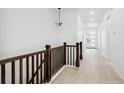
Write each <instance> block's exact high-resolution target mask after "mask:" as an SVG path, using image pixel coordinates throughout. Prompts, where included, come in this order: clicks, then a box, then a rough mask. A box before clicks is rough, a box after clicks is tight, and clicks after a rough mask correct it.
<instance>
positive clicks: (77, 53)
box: [76, 43, 80, 67]
mask: <svg viewBox="0 0 124 93" xmlns="http://www.w3.org/2000/svg"><path fill="white" fill-rule="evenodd" d="M79 66H80V57H79V43H76V67H79Z"/></svg>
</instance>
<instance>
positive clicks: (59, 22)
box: [56, 8, 62, 26]
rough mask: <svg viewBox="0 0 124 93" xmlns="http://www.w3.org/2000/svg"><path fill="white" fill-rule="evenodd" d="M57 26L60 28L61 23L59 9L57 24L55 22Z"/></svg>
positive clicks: (59, 11) (59, 10)
mask: <svg viewBox="0 0 124 93" xmlns="http://www.w3.org/2000/svg"><path fill="white" fill-rule="evenodd" d="M56 25H57V26H61V25H62V21H61V8H58V22H56Z"/></svg>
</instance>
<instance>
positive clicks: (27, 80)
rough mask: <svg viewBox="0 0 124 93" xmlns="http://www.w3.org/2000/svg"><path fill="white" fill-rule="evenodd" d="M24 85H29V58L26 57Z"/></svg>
mask: <svg viewBox="0 0 124 93" xmlns="http://www.w3.org/2000/svg"><path fill="white" fill-rule="evenodd" d="M26 83H27V84H28V83H29V57H26Z"/></svg>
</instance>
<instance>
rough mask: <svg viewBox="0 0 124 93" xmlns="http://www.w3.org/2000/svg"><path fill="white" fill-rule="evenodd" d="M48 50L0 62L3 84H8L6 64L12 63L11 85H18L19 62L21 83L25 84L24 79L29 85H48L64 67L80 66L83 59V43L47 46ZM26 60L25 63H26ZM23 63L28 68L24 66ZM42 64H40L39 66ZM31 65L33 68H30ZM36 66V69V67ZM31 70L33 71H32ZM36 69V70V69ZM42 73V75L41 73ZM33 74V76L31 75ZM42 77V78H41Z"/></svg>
mask: <svg viewBox="0 0 124 93" xmlns="http://www.w3.org/2000/svg"><path fill="white" fill-rule="evenodd" d="M45 47H46V50H43V51H37V52H32V53H28V54H24V55H19V56H15V57H10V58H6V59H1V60H0V66H1V83H2V84H5V83H6V75H7V74H6V64H7V63H11V64H10V65H11V71H10V72H11V83H12V84H15V83H16V81H15V80H16V79H15V77H16V73H15V71H16V65H15V64H16V63H17V62H19V72H18V73H19V83H20V84H23V80H24V78H25V79H26V83H27V84H30V83H32V84H34V83H35V79H34V78H35V77H36V83H37V84H39V78H40V83H41V84H42V83H46V82H49V81H50V80H51V78H52V77H53V76H54V74H56V73H57V72H58V71H59V70H60V69H61V68H62V67H63V66H64V65H69V66H75V67H79V66H80V59H82V58H83V57H82V42H80V43H76V45H68V44H66V42H65V43H63V46H58V47H53V48H51V46H50V45H46V46H45ZM24 60H25V61H24ZM23 62H25V63H26V66H23ZM39 63H40V64H39ZM30 64H31V66H29V65H30ZM35 66H36V67H35ZM24 67H26V71H25V72H26V77H24V75H23V74H24ZM30 68H31V69H30ZM35 68H36V69H35ZM39 71H40V73H39ZM29 73H31V76H30V75H29ZM39 76H40V77H39Z"/></svg>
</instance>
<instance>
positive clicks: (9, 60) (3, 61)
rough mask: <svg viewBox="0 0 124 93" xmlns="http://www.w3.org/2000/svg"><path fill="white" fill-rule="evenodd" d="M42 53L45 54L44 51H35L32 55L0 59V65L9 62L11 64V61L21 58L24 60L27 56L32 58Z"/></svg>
mask: <svg viewBox="0 0 124 93" xmlns="http://www.w3.org/2000/svg"><path fill="white" fill-rule="evenodd" d="M42 52H45V50H43V51H37V52H33V53H28V54H24V55H19V56H15V57H10V58H5V59H1V60H0V65H1V64H6V63H9V62H12V61H16V60H18V59H22V58H25V57H29V56H32V55H36V54H39V53H42Z"/></svg>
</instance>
